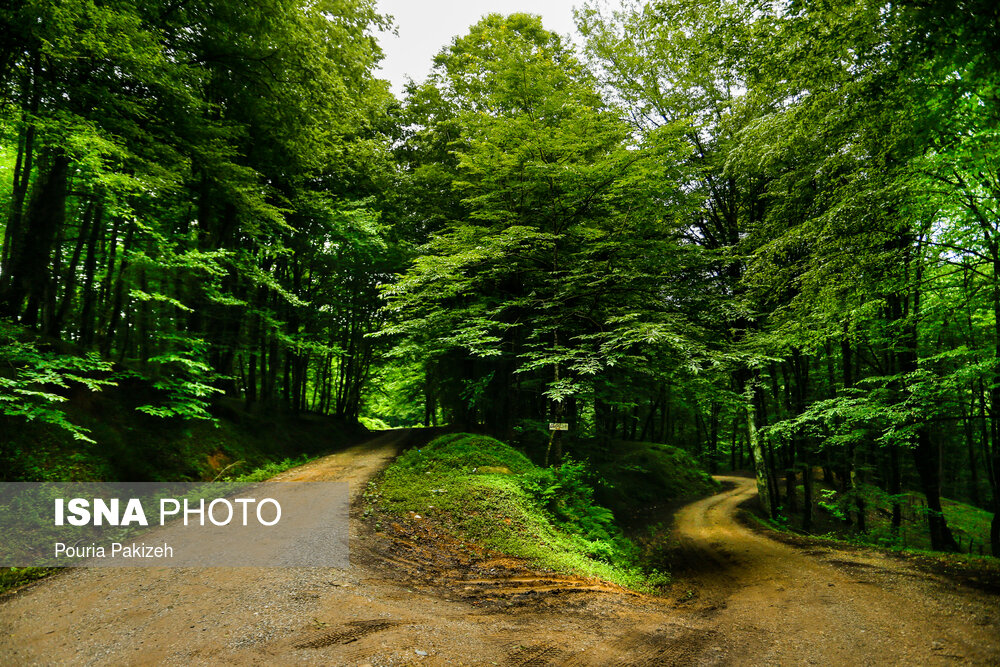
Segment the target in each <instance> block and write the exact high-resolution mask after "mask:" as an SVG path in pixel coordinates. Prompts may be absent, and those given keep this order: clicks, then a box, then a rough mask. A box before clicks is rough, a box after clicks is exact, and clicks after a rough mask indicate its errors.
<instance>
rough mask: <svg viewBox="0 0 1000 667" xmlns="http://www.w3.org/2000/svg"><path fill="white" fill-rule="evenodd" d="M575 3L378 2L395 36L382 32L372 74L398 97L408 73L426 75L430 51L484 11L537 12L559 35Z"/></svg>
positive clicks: (570, 21) (569, 27) (569, 24)
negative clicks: (379, 60) (380, 58)
mask: <svg viewBox="0 0 1000 667" xmlns="http://www.w3.org/2000/svg"><path fill="white" fill-rule="evenodd" d="M579 4H580V2H579V0H534V1H531V0H379V3H378V9H379V11H380V12H383V13H387V14H391V15H392V16H393V18H394V23H395V25H396V27H397V29H398V31H399V36H398V37H397V36H395V35H393V34H391V33H382V34H381V36H380V39H379V42H380V44H381V45H382V49H383V50H384V51H385V60H383V61H382V68H381V71H380V72H378V73H377V74H376V76H381V77H384V78H386V79H388V80H389V81H390V82H392V90H393V92H394V93H396V94H397V95H401V94H402V91H403V85H404V84H405V83H406V77H407V76H409V77H411V78H413V79H416V80H420V79H422V78H423V77H425V76H427V74H428V73H429V72H430V69H431V58H432V57H433V56H434V54H436V53H437V52H438V51H440V50H441V48H442V47H443V46H447V45H448V44H449V43H451V40H452V38H453V37H454V36H455V35H460V34H465V33H466V32H468V29H469V26H471V25H472V24H474V23H476V22H477V21H478V20H479V19H480V18H482V17H483V15H485V14H490V13H493V12H497V13H500V14H511V13H514V12H529V13H532V14H539V15H541V17H542V21H543V23H544V24H545V27H546V28H548V29H549V30H552V31H553V32H556V33H559V34H560V35H564V34H566V33H571V32H574V31H575V27H574V25H573V7H574V6H576V5H579Z"/></svg>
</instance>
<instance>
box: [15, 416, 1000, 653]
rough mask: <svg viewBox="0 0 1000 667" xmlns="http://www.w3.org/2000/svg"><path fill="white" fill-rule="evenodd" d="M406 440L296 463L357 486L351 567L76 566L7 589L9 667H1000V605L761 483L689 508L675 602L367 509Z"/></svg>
mask: <svg viewBox="0 0 1000 667" xmlns="http://www.w3.org/2000/svg"><path fill="white" fill-rule="evenodd" d="M407 437H408V434H407V433H406V432H399V431H397V432H389V433H385V434H383V435H380V436H378V437H376V438H374V439H372V440H370V441H369V442H367V443H364V444H362V445H358V446H355V447H351V448H349V449H346V450H344V451H341V452H339V453H336V454H333V455H331V456H328V457H325V458H323V459H320V460H318V461H315V462H313V463H310V464H307V465H305V466H302V467H301V468H296V469H294V470H290V471H288V472H286V473H283V474H282V475H281V476H279V478H278V479H280V480H281V481H293V480H304V481H315V480H333V481H346V482H349V483H350V488H351V497H352V508H353V510H352V517H351V549H352V553H351V567H350V568H349V569H348V570H346V571H345V570H332V569H322V568H285V569H278V568H272V569H264V568H209V569H168V568H156V569H153V568H149V569H145V568H144V569H139V568H136V569H75V570H70V571H67V572H65V573H62V574H60V575H58V576H56V577H53V578H50V579H48V580H44V581H42V582H39V583H37V584H35V585H33V586H29V587H27V588H25V589H22V590H20V591H17V592H15V593H13V594H11V595H8V596H6V597H5V598H4V599H2V600H0V664H2V665H24V664H46V665H47V664H69V665H78V664H79V665H139V664H211V665H216V664H236V665H240V664H259V665H275V664H279V665H281V664H317V665H365V664H368V665H373V666H374V665H403V664H428V665H445V664H452V665H460V664H465V665H472V664H475V665H478V664H487V665H489V664H496V665H548V664H555V665H727V664H733V665H800V664H817V665H945V664H981V665H997V664H1000V597H998V596H997V595H994V594H989V593H985V592H981V591H977V590H974V589H971V588H966V587H964V586H960V585H958V584H956V583H955V582H953V581H950V580H947V579H944V578H940V577H938V576H936V575H929V574H927V573H925V572H922V571H919V570H917V569H916V568H915V567H913V566H912V565H910V564H909V563H907V562H904V561H901V560H898V559H895V558H892V557H888V556H884V555H880V554H877V553H873V552H867V551H849V552H845V551H840V550H835V549H830V548H814V547H810V548H806V549H803V548H797V547H793V546H789V545H786V544H783V543H779V542H776V541H773V540H771V539H769V538H767V537H765V536H762V535H760V534H757V533H755V532H754V531H752V530H750V529H748V528H746V527H744V526H743V525H741V524H740V523H738V522H737V521H736V519H735V515H736V511H737V506H738V505H739V504H740V503H741V502H743V501H744V500H746V499H747V498H749V497H751V496H752V495H753V494H754V493H755V489H754V485H753V482H752V480H748V479H743V478H739V477H722V478H719V479H720V480H722V481H724V482H726V483H727V486H728V487H729V488H728V490H726V491H724V492H722V493H720V494H717V495H715V496H712V497H710V498H706V499H704V500H700V501H698V502H695V503H693V504H691V505H688V506H686V507H685V508H683V509H682V510H681V511H680V512H679V513H678V514H677V517H676V534H677V538H678V540H679V543H680V547H679V557H680V558H681V559H682V560H683V562H684V568H683V571H682V572H679V573H678V583H677V584H676V585H675V586H674V590H673V592H672V593H671V595H669V596H666V597H651V596H645V595H637V594H634V593H631V592H629V591H624V590H621V589H617V588H616V587H614V586H610V585H606V584H602V583H601V582H596V581H589V580H584V579H578V578H574V577H565V576H559V575H552V574H547V573H539V572H536V571H532V570H530V569H529V568H527V567H525V565H524V564H523V563H521V562H519V561H517V560H515V559H509V558H504V557H499V556H496V555H495V554H488V553H483V552H481V551H478V550H475V549H472V548H470V547H469V546H468V545H462V544H460V543H458V542H456V541H455V540H453V539H450V538H448V537H447V536H444V535H441V534H440V533H437V532H436V531H435V530H434V528H433V527H432V526H428V525H427V523H426V522H425V521H417V520H413V519H411V520H405V519H404V520H400V522H399V523H395V524H393V525H391V526H385V527H382V529H381V530H380V531H379V532H375V527H373V526H372V522H370V521H367V522H366V521H365V520H364V519H363V517H362V516H361V509H360V506H361V503H362V498H361V494H362V492H363V490H364V488H365V484H366V482H367V480H369V479H370V478H371V477H372V475H374V474H375V473H376V472H377V471H378V470H380V469H381V468H383V467H384V466H385V465H386V464H387V463H388V462H389V461H390V460H391V459H392V457H393V456H395V454H396V453H397V451H398V449H399V447H400V446H401V445H402V444H403V443H404V442H405V440H406V438H407Z"/></svg>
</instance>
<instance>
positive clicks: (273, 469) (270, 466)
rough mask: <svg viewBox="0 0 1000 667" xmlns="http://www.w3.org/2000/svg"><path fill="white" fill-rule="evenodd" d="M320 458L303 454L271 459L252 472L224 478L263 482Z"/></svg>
mask: <svg viewBox="0 0 1000 667" xmlns="http://www.w3.org/2000/svg"><path fill="white" fill-rule="evenodd" d="M318 458H319V455H315V456H310V455H308V454H302V455H300V456H296V457H294V458H286V459H284V460H282V461H270V462H268V463H265V464H264V465H262V466H260V467H259V468H257V469H255V470H251V471H250V472H247V473H244V474H242V475H233V476H228V475H227V476H226V477H224V478H223V479H224V480H225V481H227V482H246V483H252V482H263V481H264V480H266V479H271V478H272V477H274V476H275V475H277V474H279V473H283V472H285V471H286V470H291V469H292V468H298V467H299V466H301V465H305V464H307V463H309V462H310V461H315V460H316V459H318Z"/></svg>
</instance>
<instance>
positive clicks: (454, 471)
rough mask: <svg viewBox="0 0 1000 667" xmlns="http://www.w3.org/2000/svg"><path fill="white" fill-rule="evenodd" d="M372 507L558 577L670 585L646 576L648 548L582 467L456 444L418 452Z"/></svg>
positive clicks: (484, 444) (376, 494)
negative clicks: (625, 527) (602, 501)
mask: <svg viewBox="0 0 1000 667" xmlns="http://www.w3.org/2000/svg"><path fill="white" fill-rule="evenodd" d="M368 498H369V499H370V500H372V501H374V502H376V503H377V505H378V506H379V507H380V508H381V509H383V510H385V511H388V512H390V513H393V514H399V515H409V516H413V515H419V516H420V517H422V518H430V519H434V520H438V521H440V522H441V523H443V524H444V525H445V526H447V527H448V528H449V529H450V530H452V531H454V532H455V533H457V534H458V535H460V536H461V537H462V538H463V539H468V540H472V541H475V542H477V543H478V544H480V545H482V546H484V547H487V548H489V549H494V550H496V551H500V552H503V553H507V554H511V555H514V556H520V557H523V558H527V559H529V560H530V561H531V562H532V563H533V564H535V565H537V566H540V567H543V568H548V569H551V570H555V571H557V572H562V573H571V574H577V575H582V576H588V577H599V578H601V579H604V580H606V581H611V582H614V583H617V584H620V585H623V586H628V587H630V588H635V589H639V590H653V589H655V588H657V587H658V586H662V585H664V584H665V583H667V582H668V581H669V579H668V577H667V576H666V575H663V574H661V573H659V572H655V571H644V570H643V569H642V568H641V567H640V565H639V562H638V561H639V550H638V548H637V547H636V546H635V545H634V544H633V543H632V542H630V541H629V540H628V539H626V538H625V537H623V536H622V535H621V532H620V531H619V530H618V528H617V527H616V526H615V524H614V521H613V515H612V513H611V512H610V511H609V510H607V509H606V508H604V507H602V506H600V505H599V504H597V502H596V501H595V500H594V491H593V488H592V486H591V485H590V483H589V481H588V473H587V470H586V468H585V466H584V465H583V464H582V463H578V462H573V461H567V462H566V463H564V464H563V465H561V466H559V467H557V468H540V467H538V466H536V465H534V464H533V463H532V462H531V461H530V460H529V459H528V458H527V457H526V456H524V455H523V454H522V453H520V452H518V451H517V450H515V449H513V448H512V447H509V446H508V445H505V444H504V443H502V442H500V441H498V440H495V439H493V438H489V437H486V436H480V435H470V434H467V433H460V434H451V435H447V436H443V437H440V438H438V439H436V440H434V441H433V442H431V443H430V444H429V445H427V446H425V447H422V448H420V449H411V450H410V451H408V452H406V453H405V454H403V455H402V456H400V457H399V458H398V459H397V460H396V462H395V463H394V464H393V465H392V466H390V467H389V468H388V469H387V470H386V471H385V473H383V475H382V476H381V477H380V479H379V480H378V481H377V482H376V483H374V484H373V485H372V488H371V489H370V491H369V493H368ZM411 513H412V514H411Z"/></svg>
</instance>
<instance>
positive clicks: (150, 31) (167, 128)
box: [0, 0, 1000, 553]
mask: <svg viewBox="0 0 1000 667" xmlns="http://www.w3.org/2000/svg"><path fill="white" fill-rule="evenodd" d="M577 24H578V27H579V31H580V34H581V36H582V38H583V39H582V42H581V47H580V48H577V47H576V46H574V45H573V44H572V43H570V42H568V41H567V40H565V39H564V38H561V37H560V36H558V35H556V34H554V33H552V32H550V31H548V30H546V29H545V28H544V26H543V25H542V22H541V20H540V19H539V18H538V17H535V16H531V15H527V14H513V15H510V16H500V15H489V16H486V17H484V18H483V19H482V20H481V21H480V22H478V23H477V24H476V25H474V26H471V27H470V29H469V31H468V32H467V33H466V34H464V35H459V36H456V37H455V38H454V40H452V42H451V43H450V44H448V45H445V46H444V48H442V50H441V51H440V52H439V53H438V55H437V56H436V57H435V58H434V62H433V70H432V72H431V74H430V76H429V77H428V78H427V79H426V80H425V81H419V82H411V83H410V84H409V85H408V86H407V89H406V92H405V95H404V96H403V99H400V100H396V99H393V97H392V95H391V94H390V93H389V88H388V86H387V84H386V82H384V81H379V80H378V79H376V78H375V77H374V75H373V70H374V68H375V66H376V65H377V62H378V60H379V58H380V52H379V49H378V46H377V42H376V40H375V39H374V31H376V30H378V29H380V28H383V27H385V26H387V25H388V19H387V18H386V17H382V16H380V15H378V14H377V12H376V11H375V10H374V2H373V1H372V0H324V1H321V2H302V1H301V0H265V1H264V2H259V3H255V4H254V5H253V7H252V8H248V7H245V6H243V5H239V4H235V3H232V2H227V1H225V0H204V1H202V2H194V3H181V4H178V3H174V2H163V1H161V0H152V1H149V2H145V1H144V2H136V1H135V0H122V1H120V2H114V3H104V2H98V1H96V0H65V1H63V2H44V1H41V0H17V1H15V2H13V3H8V4H7V5H5V6H4V7H3V8H2V9H0V35H2V37H0V199H2V200H3V202H4V204H5V210H4V212H3V215H2V216H0V222H2V225H3V230H4V231H3V237H2V243H3V245H2V252H0V426H3V427H4V428H5V429H6V430H7V431H6V432H17V431H18V430H19V429H22V428H23V425H24V424H25V423H26V422H32V423H35V424H37V423H44V424H47V425H49V426H52V427H55V428H61V429H63V430H64V431H65V434H66V437H67V439H70V438H76V439H77V443H75V444H73V445H72V446H67V447H66V448H65V449H64V451H65V453H66V456H67V457H72V456H77V457H79V456H84V457H86V456H88V454H87V453H86V452H88V451H91V449H88V448H97V449H101V448H104V450H107V451H114V447H113V439H112V440H111V441H106V439H103V436H102V435H101V434H100V433H98V432H97V431H96V430H94V429H93V428H91V427H89V426H88V425H87V424H84V423H83V422H81V421H75V420H74V419H73V415H74V414H75V410H76V409H75V408H74V407H73V406H74V405H75V404H81V403H82V404H86V403H87V402H88V401H90V400H91V398H92V396H93V393H94V392H99V391H101V390H106V389H107V388H109V387H111V386H112V385H118V386H119V387H125V388H126V389H128V388H131V387H136V386H143V387H152V388H153V389H154V390H153V391H151V392H147V391H139V392H136V393H137V394H139V395H141V396H143V397H144V399H145V400H142V401H133V402H130V403H129V405H128V409H129V410H132V411H136V412H138V413H141V415H142V417H143V418H144V419H145V418H146V417H148V418H149V419H159V420H165V423H169V424H171V428H174V427H176V428H182V429H183V428H187V426H185V425H188V424H190V423H191V422H192V421H194V420H199V419H201V420H204V419H205V418H208V417H211V414H212V412H211V410H210V406H211V404H212V403H213V402H217V401H218V400H219V399H221V398H223V397H225V400H230V401H232V400H239V401H241V402H244V403H245V404H246V405H247V407H249V408H253V409H256V410H259V411H275V410H278V411H290V412H302V411H314V412H318V413H323V414H334V415H337V416H339V417H341V418H344V419H347V420H349V421H354V420H356V419H357V418H359V417H365V418H367V419H371V420H378V421H370V422H368V423H370V424H373V425H379V426H381V425H390V426H400V425H412V424H416V423H424V424H427V425H437V424H441V423H450V424H453V425H456V426H461V427H463V428H466V427H467V428H470V429H472V428H476V429H481V430H484V431H486V432H489V433H491V434H493V435H496V436H498V437H501V438H503V439H504V440H507V441H510V442H517V443H519V444H520V445H522V446H523V447H524V448H525V450H526V451H530V452H532V455H533V456H534V457H535V460H537V461H538V462H540V463H542V464H544V465H545V467H548V465H549V464H555V465H557V466H558V465H562V466H564V467H557V468H553V470H554V471H562V472H551V473H549V472H546V473H543V474H544V475H550V474H551V475H557V474H565V475H570V474H571V472H570V471H571V470H573V465H576V464H572V463H570V462H569V461H571V460H583V459H584V458H587V459H589V460H590V461H592V462H594V465H596V466H598V469H600V466H602V465H608V466H611V467H612V468H614V469H617V470H624V469H626V468H628V467H629V466H631V467H632V468H633V469H634V470H635V472H636V473H637V474H639V470H640V469H641V470H644V471H645V472H643V473H642V475H645V477H644V478H643V479H644V480H646V481H650V480H652V479H654V478H655V479H656V480H657V481H656V483H655V484H653V485H652V486H650V487H649V489H654V488H662V485H663V483H664V481H665V480H667V479H669V478H672V475H673V473H670V472H669V471H668V470H667V469H663V470H662V471H661V470H659V469H658V468H656V466H653V467H652V468H651V467H650V465H651V464H650V463H649V462H648V460H647V459H648V458H649V457H650V456H653V454H655V457H654V458H656V457H659V458H657V460H659V461H661V462H662V461H664V460H668V459H670V458H671V455H667V454H665V452H667V451H668V450H655V449H653V448H652V447H651V446H649V445H622V444H620V443H621V442H622V441H630V442H643V443H646V442H649V443H666V444H669V445H671V446H675V447H680V448H682V449H684V450H687V451H689V452H691V453H692V454H693V455H694V456H695V457H696V458H698V459H699V460H700V461H702V462H703V463H704V464H706V466H707V467H709V469H711V470H717V469H718V468H719V467H721V466H724V465H728V466H730V467H733V468H743V467H752V468H753V470H754V472H755V474H756V477H757V480H758V488H759V491H760V499H761V504H762V508H763V511H764V513H765V514H767V515H768V516H769V517H771V518H772V519H774V520H777V521H785V522H791V523H794V524H795V525H797V526H799V527H801V528H802V529H803V530H806V531H809V530H813V529H814V528H816V526H815V525H814V524H816V522H817V518H816V516H815V514H816V513H815V511H814V510H815V508H817V507H822V506H821V505H818V504H817V503H818V501H819V500H820V497H819V495H818V489H817V488H814V487H815V486H816V485H815V483H814V475H813V474H812V471H815V472H816V473H817V474H818V473H819V471H822V474H823V480H824V485H825V486H824V488H825V489H826V490H833V491H834V492H835V493H836V494H837V496H838V498H841V499H843V500H842V501H838V502H839V503H840V507H841V510H840V511H841V515H842V516H841V518H840V519H839V520H840V521H842V523H843V524H844V528H845V529H849V530H850V531H852V532H853V533H855V534H856V535H857V536H859V537H862V538H863V536H865V535H871V534H872V532H873V531H872V529H871V528H872V526H875V525H876V523H877V519H876V516H877V515H878V514H879V510H880V509H882V507H883V506H884V507H886V508H887V509H886V511H887V512H888V513H889V515H890V535H891V536H892V539H898V540H902V539H903V536H902V534H901V532H902V528H903V512H904V505H905V502H906V498H907V497H908V496H907V494H910V493H914V492H916V493H920V494H922V497H923V498H925V502H926V505H927V511H926V512H924V513H923V517H924V518H925V519H926V534H927V538H928V539H929V541H930V544H931V545H932V547H933V548H934V549H937V550H956V549H958V548H959V545H958V542H957V540H956V539H955V536H954V534H953V532H952V530H951V529H950V527H949V521H948V518H949V517H948V515H947V513H946V512H943V507H942V501H941V498H942V496H945V497H949V498H952V499H954V500H956V501H961V502H966V503H967V504H969V505H972V506H975V507H979V508H981V509H983V510H985V511H988V512H992V513H993V517H994V518H993V519H992V522H991V529H990V530H991V534H990V542H991V550H992V552H993V553H1000V518H997V517H998V515H1000V512H998V510H1000V158H998V156H1000V135H998V134H997V129H996V128H997V124H998V121H1000V98H998V88H997V86H998V84H997V82H998V81H1000V55H998V53H1000V52H998V51H997V49H996V48H995V45H996V44H997V43H998V42H1000V27H998V26H1000V9H998V8H997V6H996V3H994V2H988V1H987V0H953V1H950V2H928V3H891V2H886V1H885V0H796V1H794V2H792V1H786V0H780V1H777V2H770V1H765V0H657V1H655V2H653V1H650V2H644V1H642V0H622V1H621V2H620V4H618V5H616V6H614V7H609V4H608V3H604V2H596V1H595V2H585V3H584V4H583V6H582V7H581V8H580V9H579V10H578V12H577ZM550 422H558V423H565V424H567V425H568V431H566V432H563V431H554V432H553V433H551V434H550V433H549V431H548V424H549V423H550ZM28 432H29V431H24V433H28ZM19 437H20V436H19ZM109 442H110V443H112V444H109ZM118 451H119V454H121V450H118ZM147 451H148V450H147ZM35 455H36V454H35V453H34V452H33V450H32V445H31V442H30V437H28V438H27V439H26V438H25V437H20V439H19V440H17V441H16V442H15V440H14V439H13V438H5V439H4V440H3V441H0V459H2V460H3V462H4V463H7V464H8V466H7V468H10V469H11V470H13V468H14V467H17V468H18V470H19V472H7V473H6V478H12V477H17V476H20V475H23V474H25V473H23V469H24V468H25V465H26V463H25V462H30V461H32V460H33V459H32V458H31V457H32V456H35ZM564 455H565V456H568V457H569V458H567V459H564V458H563V457H564ZM102 456H103V455H102ZM123 456H124V458H128V455H123ZM664 457H665V458H664ZM67 461H70V463H67V464H66V465H69V466H73V465H76V464H75V463H72V462H71V461H72V459H71V458H67ZM622 462H624V465H623V464H622ZM31 465H34V464H31ZM87 465H89V464H87ZM656 465H657V466H659V465H660V464H659V463H657V464H656ZM565 466H569V467H565ZM29 467H30V465H29ZM680 467H682V468H687V467H689V466H686V465H681V466H680ZM7 468H5V470H6V469H7ZM804 473H807V474H804ZM497 479H500V480H503V479H506V478H503V477H498V478H497ZM631 482H632V483H634V484H636V486H635V489H634V492H633V491H632V490H631V489H630V490H629V491H628V492H625V491H623V492H622V493H621V495H620V496H619V497H618V498H617V499H615V500H614V503H615V504H618V503H622V504H625V503H627V501H629V498H627V497H625V496H627V495H629V494H633V495H635V497H637V498H638V497H643V498H645V497H646V496H647V495H650V496H651V495H652V494H653V491H650V490H647V489H646V487H644V486H643V484H644V483H645V482H644V481H642V480H639V479H638V478H637V479H633V480H631ZM498 483H499V482H498ZM504 483H508V484H510V483H511V482H510V481H509V480H508V481H507V482H504ZM537 484H538V485H539V488H545V489H548V491H547V492H546V493H549V495H550V496H552V498H553V499H556V503H557V505H558V502H562V501H565V502H576V501H570V500H569V496H570V495H571V494H570V491H569V490H568V489H567V487H566V486H565V485H562V484H561V483H558V482H557V481H555V478H552V479H547V480H546V479H541V478H539V479H538V480H537ZM657 485H659V486H657ZM557 487H558V488H557ZM800 487H801V490H800ZM511 488H513V487H511ZM518 488H519V489H521V490H520V491H518V492H517V493H521V492H523V493H528V490H527V489H526V487H525V488H521V487H520V486H518ZM615 488H619V489H627V488H629V487H628V484H624V485H619V486H617V487H615ZM599 492H600V493H604V492H603V491H600V489H599ZM510 493H515V492H514V491H510ZM563 495H566V498H563V499H562V500H559V499H560V498H562V496H563ZM612 495H613V494H612ZM611 497H612V496H611V495H609V496H608V498H609V499H610V498H611ZM580 502H584V501H583V500H580ZM609 502H611V501H610V500H609ZM824 502H825V501H824ZM879 503H881V505H880V504H879ZM886 503H887V504H886ZM550 511H555V510H550ZM553 516H555V515H553ZM594 521H595V522H596V523H595V524H594V525H595V526H596V525H600V520H599V519H598V518H597V517H594ZM873 537H878V536H873ZM963 548H967V546H963ZM581 553H582V552H581Z"/></svg>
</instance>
